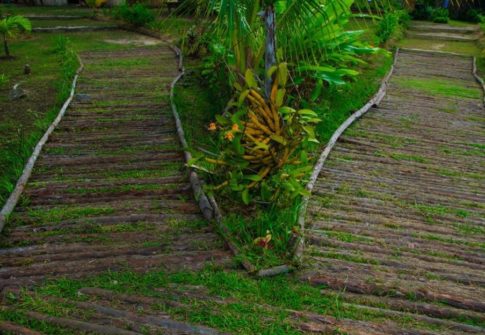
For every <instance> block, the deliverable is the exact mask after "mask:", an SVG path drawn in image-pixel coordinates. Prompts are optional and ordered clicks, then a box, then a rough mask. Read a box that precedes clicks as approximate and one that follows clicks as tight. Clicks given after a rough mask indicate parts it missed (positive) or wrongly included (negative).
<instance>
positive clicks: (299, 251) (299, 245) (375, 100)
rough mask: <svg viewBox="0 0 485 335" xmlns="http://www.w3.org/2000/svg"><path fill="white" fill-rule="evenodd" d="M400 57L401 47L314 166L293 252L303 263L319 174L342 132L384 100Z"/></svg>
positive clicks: (334, 134)
mask: <svg viewBox="0 0 485 335" xmlns="http://www.w3.org/2000/svg"><path fill="white" fill-rule="evenodd" d="M398 57H399V48H398V49H396V52H395V53H394V61H393V64H392V66H391V69H390V70H389V72H388V73H387V75H386V76H385V77H384V79H383V80H382V82H381V86H380V88H379V90H378V91H377V93H376V94H375V95H374V96H373V97H372V98H371V99H370V100H369V101H368V102H367V103H366V104H365V105H364V106H363V107H362V108H360V109H359V110H358V111H356V112H354V113H353V114H352V115H351V116H350V117H349V118H347V120H345V121H344V122H343V123H342V124H341V125H340V127H339V128H338V129H337V130H336V131H335V132H334V133H333V135H332V137H331V138H330V140H329V141H328V143H327V145H326V146H325V148H324V149H323V151H322V153H321V154H320V157H319V159H318V161H317V163H316V164H315V166H314V168H313V171H312V174H311V176H310V180H309V182H308V183H307V185H306V190H307V191H308V192H309V195H307V196H304V197H303V199H302V203H301V206H300V210H299V212H298V218H297V226H298V227H299V229H300V234H299V238H298V239H297V240H296V241H295V245H294V254H293V258H294V260H295V261H296V262H297V263H301V258H302V255H303V251H304V248H305V223H306V221H305V217H306V213H307V208H308V202H309V200H310V197H311V193H312V191H313V188H314V187H315V183H316V181H317V179H318V176H319V174H320V172H321V171H322V169H323V166H324V165H325V162H326V160H327V158H328V156H329V155H330V153H331V152H332V149H333V148H334V146H335V144H337V141H338V140H339V138H340V136H342V134H343V133H344V132H345V130H347V128H348V127H350V126H351V125H352V124H353V123H354V122H355V121H357V120H358V119H360V118H361V117H362V116H363V115H364V114H366V113H367V112H368V111H369V110H370V109H371V108H372V107H373V106H376V105H379V103H380V102H381V101H382V99H383V98H384V96H385V95H386V91H387V87H388V84H389V80H390V79H391V76H392V74H393V73H394V67H395V65H396V62H397V59H398Z"/></svg>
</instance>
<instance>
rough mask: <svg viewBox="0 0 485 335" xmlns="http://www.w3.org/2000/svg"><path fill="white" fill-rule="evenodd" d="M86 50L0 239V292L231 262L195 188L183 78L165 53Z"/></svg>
mask: <svg viewBox="0 0 485 335" xmlns="http://www.w3.org/2000/svg"><path fill="white" fill-rule="evenodd" d="M81 58H82V60H83V62H84V63H85V70H84V72H83V73H82V74H81V78H80V82H79V85H78V88H77V90H76V92H77V95H76V98H75V100H74V101H73V103H72V105H71V106H70V108H69V110H68V111H67V113H66V115H65V118H64V119H63V120H62V121H61V123H60V124H59V126H58V128H57V129H56V130H55V132H54V133H53V135H52V137H51V138H50V139H49V142H48V143H47V145H46V147H45V148H44V150H43V152H42V155H41V157H40V159H39V160H38V162H37V164H36V167H35V169H34V173H33V176H32V178H31V180H30V182H29V184H28V186H27V189H26V191H25V193H24V196H23V199H22V201H21V203H20V204H19V205H18V206H17V208H16V210H15V212H14V213H13V214H12V216H11V218H10V220H9V222H8V223H7V227H6V231H5V234H4V235H3V236H2V237H1V239H0V243H1V249H0V290H1V289H3V288H5V287H9V286H28V285H31V284H34V283H37V282H38V281H41V280H44V279H46V278H49V277H58V276H68V277H83V276H87V275H90V274H95V273H99V272H104V271H107V270H118V269H123V268H130V269H134V270H139V271H145V270H148V269H150V268H155V267H164V268H166V269H167V270H180V269H198V268H201V267H203V266H204V264H206V263H207V262H214V263H217V264H221V265H225V264H226V263H228V262H229V261H230V253H229V252H228V251H227V250H226V249H225V248H224V246H223V243H222V242H221V239H220V238H219V237H218V236H217V235H216V234H215V233H214V232H213V231H212V230H211V228H209V227H208V224H207V223H206V222H204V219H203V217H202V215H201V214H200V211H199V208H198V206H197V204H196V202H195V201H194V200H193V197H192V193H191V187H190V183H189V180H188V176H187V170H186V168H185V165H184V156H183V152H182V148H181V145H180V143H179V140H178V137H177V133H176V128H175V121H174V119H173V116H172V112H171V108H170V105H169V98H168V93H169V83H170V82H171V81H172V80H173V78H174V77H175V76H177V75H178V66H177V59H176V58H175V55H174V53H173V52H172V50H171V49H170V48H168V47H167V46H157V47H132V48H127V49H126V50H122V51H103V52H90V53H84V54H82V55H81Z"/></svg>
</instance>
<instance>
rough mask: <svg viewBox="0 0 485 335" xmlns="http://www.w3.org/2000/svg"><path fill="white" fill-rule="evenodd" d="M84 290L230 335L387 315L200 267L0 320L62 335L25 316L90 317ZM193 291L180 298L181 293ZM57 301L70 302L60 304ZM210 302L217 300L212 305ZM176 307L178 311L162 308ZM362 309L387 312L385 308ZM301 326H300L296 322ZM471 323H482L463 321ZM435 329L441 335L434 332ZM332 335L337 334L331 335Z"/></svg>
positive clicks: (41, 303)
mask: <svg viewBox="0 0 485 335" xmlns="http://www.w3.org/2000/svg"><path fill="white" fill-rule="evenodd" d="M83 287H98V288H103V289H108V290H112V291H114V292H118V293H123V294H134V295H139V296H148V297H154V298H157V299H158V300H159V301H160V303H157V304H155V305H152V306H149V308H148V309H146V310H145V312H151V313H157V312H165V313H168V314H169V315H170V316H171V317H172V318H173V319H176V320H181V321H188V322H191V323H194V324H202V325H206V326H209V327H213V328H216V329H218V330H220V331H223V332H227V333H231V334H268V335H269V334H273V335H277V334H281V335H283V334H302V333H304V332H303V331H301V330H300V329H298V328H297V327H296V325H295V324H294V322H293V317H292V316H291V315H292V313H291V311H292V310H295V311H308V312H312V313H317V314H321V315H326V316H330V317H335V318H337V319H353V320H360V321H375V322H378V323H379V322H384V321H385V320H386V316H385V315H384V314H382V313H380V312H378V311H370V310H366V309H362V308H359V307H357V306H356V305H352V304H345V302H347V301H345V297H343V296H342V295H341V294H340V293H339V292H335V291H331V290H327V289H325V287H323V286H320V287H319V286H315V287H314V286H310V285H308V284H305V283H302V282H300V281H298V280H297V279H295V278H293V277H287V276H286V277H285V276H280V277H277V278H270V279H261V280H254V279H252V278H250V277H248V276H247V275H244V274H242V273H238V272H233V271H228V270H221V269H218V268H213V267H206V268H205V269H204V270H203V271H200V272H197V273H194V272H178V273H172V274H169V273H166V272H164V271H162V270H152V271H149V272H147V273H145V274H137V273H133V272H129V271H121V272H108V273H104V274H101V275H97V276H94V277H90V278H88V279H83V280H68V279H60V280H56V281H49V282H47V283H45V284H43V285H41V286H40V287H37V288H36V289H35V291H34V293H33V294H28V293H27V292H23V293H21V294H20V297H16V296H14V295H9V296H8V297H7V301H8V302H9V303H10V304H12V305H16V306H17V308H16V310H8V309H6V310H0V320H11V321H14V322H17V323H20V324H24V325H26V326H29V327H32V328H33V329H35V330H38V331H42V332H43V333H46V334H52V335H57V334H66V332H65V330H64V329H62V328H58V327H54V326H52V325H50V324H48V323H40V322H36V321H32V320H29V319H28V318H26V317H25V314H24V312H25V311H37V312H41V313H46V314H48V315H53V316H59V317H77V318H82V317H86V318H89V316H90V314H89V313H87V312H86V311H84V310H81V309H78V308H76V306H75V305H74V304H73V303H71V302H70V301H74V302H75V301H92V298H90V297H89V296H86V295H80V294H78V291H79V289H81V288H83ZM190 290H192V291H194V290H195V292H197V294H198V295H197V294H196V295H194V296H190V295H189V296H187V297H183V296H181V295H180V292H190ZM58 298H62V299H69V300H65V301H62V300H61V301H59V300H58ZM213 299H218V301H219V302H218V303H214V301H213ZM167 301H177V302H179V306H180V307H170V306H169V305H168V304H166V303H165V302H167ZM363 303H364V304H370V305H374V306H376V307H381V308H385V307H386V306H385V304H384V303H379V305H376V303H370V302H363ZM299 319H300V321H301V320H303V319H302V318H301V317H300V318H299ZM394 321H395V322H396V323H397V324H398V325H400V326H402V327H404V328H407V329H409V328H413V327H417V328H421V329H429V326H428V325H425V324H421V323H419V322H417V321H416V320H414V319H413V318H407V317H402V318H396V319H395V320H394ZM463 321H464V322H466V323H469V324H477V325H479V324H481V323H483V322H481V321H479V320H473V319H465V320H463ZM437 329H438V330H439V329H440V328H437ZM334 333H335V334H338V332H334Z"/></svg>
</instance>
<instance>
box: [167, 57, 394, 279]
mask: <svg viewBox="0 0 485 335" xmlns="http://www.w3.org/2000/svg"><path fill="white" fill-rule="evenodd" d="M200 64H201V63H200V62H198V61H193V60H190V59H189V60H188V61H186V64H185V65H186V67H187V69H188V71H187V75H186V76H185V79H184V80H183V81H181V82H180V83H179V84H178V85H177V87H176V91H175V92H176V95H175V102H176V105H177V108H178V112H179V114H180V116H181V119H182V122H183V125H184V131H185V135H186V137H187V140H188V142H189V146H190V150H191V151H192V152H193V153H194V155H196V154H197V152H200V151H203V152H205V153H210V152H215V150H216V149H215V148H217V143H216V142H215V139H214V138H213V137H212V136H210V135H209V132H208V130H207V127H208V125H209V123H210V122H212V121H213V120H214V119H215V115H217V114H218V113H221V111H222V110H223V109H224V105H223V104H221V103H220V102H219V101H220V99H219V98H218V97H215V96H214V95H213V94H212V93H211V91H210V90H208V89H207V85H206V83H205V82H204V80H203V77H201V76H200V75H199V71H200ZM391 65H392V57H391V56H390V54H388V53H385V52H382V53H379V54H376V55H373V56H371V57H369V58H368V59H367V64H365V65H362V66H361V67H360V68H359V70H360V71H361V74H360V75H359V76H358V77H357V78H356V80H355V81H353V82H350V83H348V84H347V85H343V86H337V87H328V88H327V89H326V91H325V92H324V93H323V95H322V99H321V100H320V101H319V102H318V103H316V104H315V105H314V106H311V108H313V109H314V110H315V112H317V113H318V115H319V117H320V118H321V119H322V122H321V124H320V125H319V126H318V127H317V131H316V133H317V136H318V139H319V141H320V143H321V145H313V146H312V147H310V148H308V149H307V150H308V154H309V155H310V156H311V157H313V159H316V158H317V157H318V155H319V154H320V151H321V148H322V145H323V144H325V143H326V142H327V141H328V140H329V139H330V137H331V136H332V134H333V133H334V131H335V130H336V129H337V128H338V127H339V126H340V125H341V124H342V123H343V122H344V121H345V120H346V119H347V118H348V117H349V116H350V115H351V114H352V113H353V112H355V111H356V110H358V109H359V108H361V107H362V106H363V105H364V104H365V103H366V102H367V101H368V100H369V99H370V98H371V97H372V96H373V95H374V94H375V93H376V92H377V90H378V88H379V87H380V83H381V80H382V78H383V77H384V76H385V75H386V74H387V73H388V71H389V69H390V67H391ZM216 198H217V199H218V201H219V202H220V206H221V207H222V209H223V211H224V213H225V214H224V215H225V218H224V222H223V224H224V225H225V226H226V227H227V228H228V230H229V231H230V233H231V234H230V236H229V238H230V239H231V240H232V241H233V242H234V243H235V244H236V245H237V246H238V247H239V248H240V250H241V251H242V256H241V257H242V258H245V259H247V260H249V261H250V262H251V263H253V265H255V266H256V267H257V268H258V269H260V268H266V267H270V266H275V265H281V264H282V263H288V262H289V261H290V260H291V251H290V250H289V242H290V241H293V240H294V238H295V236H297V234H298V229H297V228H296V220H297V214H298V211H299V207H300V200H299V199H296V200H295V201H293V202H292V204H291V205H290V206H287V207H286V208H274V207H269V206H267V205H264V204H258V205H255V206H252V207H251V208H244V207H241V206H240V205H238V204H237V203H235V202H234V201H233V200H231V199H227V198H224V197H221V196H220V195H219V196H216ZM268 235H271V241H269V243H268V245H267V246H266V245H265V247H262V246H261V245H264V242H262V240H263V239H267V238H268Z"/></svg>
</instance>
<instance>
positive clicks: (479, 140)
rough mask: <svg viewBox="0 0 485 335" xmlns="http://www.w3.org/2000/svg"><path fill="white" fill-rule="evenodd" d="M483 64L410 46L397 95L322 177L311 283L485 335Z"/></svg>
mask: <svg viewBox="0 0 485 335" xmlns="http://www.w3.org/2000/svg"><path fill="white" fill-rule="evenodd" d="M472 65H473V64H472V59H471V58H468V57H460V56H455V55H449V54H435V53H427V52H414V51H406V50H403V51H401V52H400V55H399V59H398V61H397V64H396V71H395V75H394V76H393V78H392V79H391V82H390V87H389V89H388V93H387V96H386V97H385V98H384V100H383V102H382V103H381V104H380V106H379V108H374V109H373V110H371V111H369V113H368V114H367V115H366V116H364V117H363V119H362V120H361V121H359V122H357V124H355V125H354V126H352V127H351V128H350V129H349V130H348V131H347V132H346V133H345V134H344V136H343V138H342V139H341V140H340V141H339V143H338V145H337V146H336V148H335V150H334V151H333V152H332V153H331V155H330V157H329V159H328V161H327V163H326V166H325V167H324V169H323V170H322V172H321V174H320V176H319V180H318V183H317V185H316V187H315V191H314V195H313V197H312V199H311V200H310V203H309V211H308V216H307V222H308V225H309V226H308V228H307V229H308V230H307V234H308V236H307V242H308V244H309V245H308V246H307V249H306V255H305V263H306V264H307V268H306V269H305V270H304V271H303V272H302V273H301V274H300V277H301V279H302V280H305V281H309V282H310V283H312V284H315V285H320V284H322V285H326V286H328V287H329V288H331V289H333V290H336V291H341V292H342V298H343V300H344V301H346V302H347V303H351V304H355V306H359V307H360V308H362V307H363V308H370V309H372V308H374V309H375V308H378V310H379V311H381V312H383V313H385V314H386V315H388V316H389V318H399V317H403V315H406V313H408V312H410V313H413V315H414V316H413V317H417V318H421V319H420V321H421V322H424V323H429V324H430V325H441V326H443V327H444V329H445V330H440V331H439V332H437V334H468V333H470V334H483V333H484V332H485V329H484V328H481V327H478V326H474V325H473V324H474V322H479V323H480V324H482V325H483V323H484V320H485V110H484V108H483V106H482V101H481V97H482V93H481V91H480V87H479V86H478V85H477V83H476V82H475V80H474V78H473V75H472ZM437 84H440V85H445V88H442V89H441V91H440V89H436V85H437ZM446 85H449V86H448V88H446ZM433 89H434V90H435V91H433ZM450 321H452V322H450ZM462 321H463V322H462ZM390 333H394V332H389V331H387V332H386V330H382V331H380V332H379V331H376V332H374V331H372V330H368V331H364V332H362V334H390ZM431 333H433V332H431ZM359 334H361V333H359ZM413 334H414V333H413Z"/></svg>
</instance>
